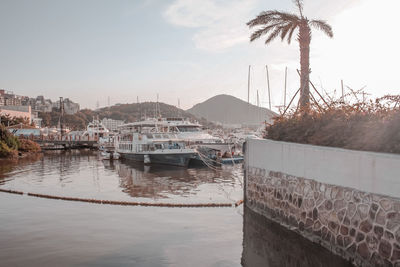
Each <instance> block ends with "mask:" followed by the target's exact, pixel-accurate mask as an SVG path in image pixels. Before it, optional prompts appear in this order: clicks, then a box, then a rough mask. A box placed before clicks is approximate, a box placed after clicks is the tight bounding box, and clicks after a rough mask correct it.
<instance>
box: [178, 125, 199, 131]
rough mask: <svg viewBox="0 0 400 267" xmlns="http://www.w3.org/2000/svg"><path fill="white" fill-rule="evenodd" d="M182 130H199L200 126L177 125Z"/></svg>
mask: <svg viewBox="0 0 400 267" xmlns="http://www.w3.org/2000/svg"><path fill="white" fill-rule="evenodd" d="M177 128H178V130H179V131H180V132H199V131H200V128H199V127H197V126H177Z"/></svg>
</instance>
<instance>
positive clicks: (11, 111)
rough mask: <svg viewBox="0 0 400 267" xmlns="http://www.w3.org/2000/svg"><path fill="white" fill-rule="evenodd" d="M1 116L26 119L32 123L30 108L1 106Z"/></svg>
mask: <svg viewBox="0 0 400 267" xmlns="http://www.w3.org/2000/svg"><path fill="white" fill-rule="evenodd" d="M0 115H1V116H10V117H11V118H14V117H15V118H26V119H28V120H29V123H31V122H32V110H31V107H30V106H1V107H0Z"/></svg>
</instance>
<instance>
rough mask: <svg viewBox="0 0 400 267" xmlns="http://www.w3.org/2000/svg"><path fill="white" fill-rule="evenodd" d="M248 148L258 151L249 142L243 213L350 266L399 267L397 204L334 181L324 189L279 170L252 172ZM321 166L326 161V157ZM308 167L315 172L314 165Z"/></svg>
mask: <svg viewBox="0 0 400 267" xmlns="http://www.w3.org/2000/svg"><path fill="white" fill-rule="evenodd" d="M268 142H269V141H267V145H268ZM253 146H257V148H259V147H260V143H259V141H257V143H253V144H252V143H251V142H250V143H249V144H248V151H247V154H246V184H245V205H246V206H247V207H249V208H250V209H252V210H253V211H256V212H257V213H259V214H262V215H264V216H266V217H267V218H269V219H272V220H274V221H276V222H278V223H279V224H281V225H284V226H286V227H287V228H289V229H291V230H293V231H295V232H298V233H300V234H301V235H303V236H304V237H306V238H308V239H310V240H312V241H314V242H318V243H320V244H321V245H322V246H323V247H325V248H327V249H329V250H331V251H332V252H334V253H335V254H338V255H341V256H342V257H343V258H345V259H349V260H351V261H353V263H354V264H355V265H359V266H369V265H370V266H400V200H399V199H398V198H396V197H391V196H388V195H383V194H377V193H371V192H365V191H362V190H359V189H357V188H350V187H346V186H343V185H340V184H339V183H335V180H334V179H332V181H331V183H326V182H321V181H318V180H316V179H309V178H307V177H306V178H305V177H299V176H295V175H292V174H290V173H285V172H282V171H281V170H280V169H281V168H282V165H280V166H274V165H273V164H272V165H271V164H270V163H268V162H266V163H265V166H257V167H254V166H252V165H253V164H252V160H251V157H249V156H248V155H249V154H251V153H252V147H253ZM321 149H323V148H321ZM265 153H268V149H266V150H265ZM376 154H377V155H376V156H377V157H379V154H378V153H376ZM253 156H254V155H253ZM261 156H262V155H261ZM275 156H276V157H278V158H279V157H281V156H282V155H280V154H279V153H277V155H275ZM269 157H271V155H269ZM399 159H400V158H399ZM321 160H324V161H326V160H329V155H326V157H324V159H321ZM297 163H298V162H297ZM285 164H290V162H286V163H285ZM313 164H315V165H316V166H317V165H318V164H319V162H318V160H316V161H315V162H313ZM254 165H260V164H254ZM398 166H400V160H399V165H398ZM367 167H368V166H366V168H367ZM338 168H340V166H338ZM286 169H287V167H286ZM385 178H388V177H385ZM389 178H390V177H389ZM323 179H324V177H322V180H323ZM398 179H399V180H400V177H398ZM337 180H341V178H340V177H338V179H337ZM336 182H337V181H336ZM399 193H400V192H399Z"/></svg>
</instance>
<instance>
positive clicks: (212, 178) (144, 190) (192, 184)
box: [105, 160, 242, 202]
mask: <svg viewBox="0 0 400 267" xmlns="http://www.w3.org/2000/svg"><path fill="white" fill-rule="evenodd" d="M105 164H107V163H105ZM106 168H110V169H114V170H115V171H116V172H117V173H118V176H119V177H120V187H121V188H122V191H123V192H125V193H127V194H128V195H130V196H131V197H134V198H140V197H141V198H151V199H163V198H173V199H174V198H175V197H174V196H179V197H180V198H182V197H183V198H187V197H190V196H191V197H193V196H195V195H197V196H198V195H199V194H202V191H203V190H200V189H199V187H207V188H208V190H207V192H208V193H210V194H211V195H212V196H213V198H214V197H215V196H214V195H213V194H212V192H213V191H214V190H213V189H215V190H217V189H218V190H219V191H220V193H221V192H227V191H231V190H234V191H237V192H238V193H239V194H240V195H241V185H240V181H239V180H240V178H241V177H242V173H241V171H240V170H241V168H238V173H237V175H235V174H234V173H232V167H229V169H228V168H226V169H217V170H210V169H208V168H206V167H200V168H179V167H175V166H169V165H151V166H148V165H144V164H141V163H138V162H134V161H129V160H121V161H119V162H110V163H109V165H108V166H107V167H106ZM232 174H233V175H232ZM221 188H223V190H221ZM203 189H204V188H203ZM205 200H206V199H205V198H202V202H204V201H205Z"/></svg>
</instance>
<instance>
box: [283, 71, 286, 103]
mask: <svg viewBox="0 0 400 267" xmlns="http://www.w3.org/2000/svg"><path fill="white" fill-rule="evenodd" d="M286 84H287V67H286V68H285V90H284V95H283V109H284V110H285V108H286Z"/></svg>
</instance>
